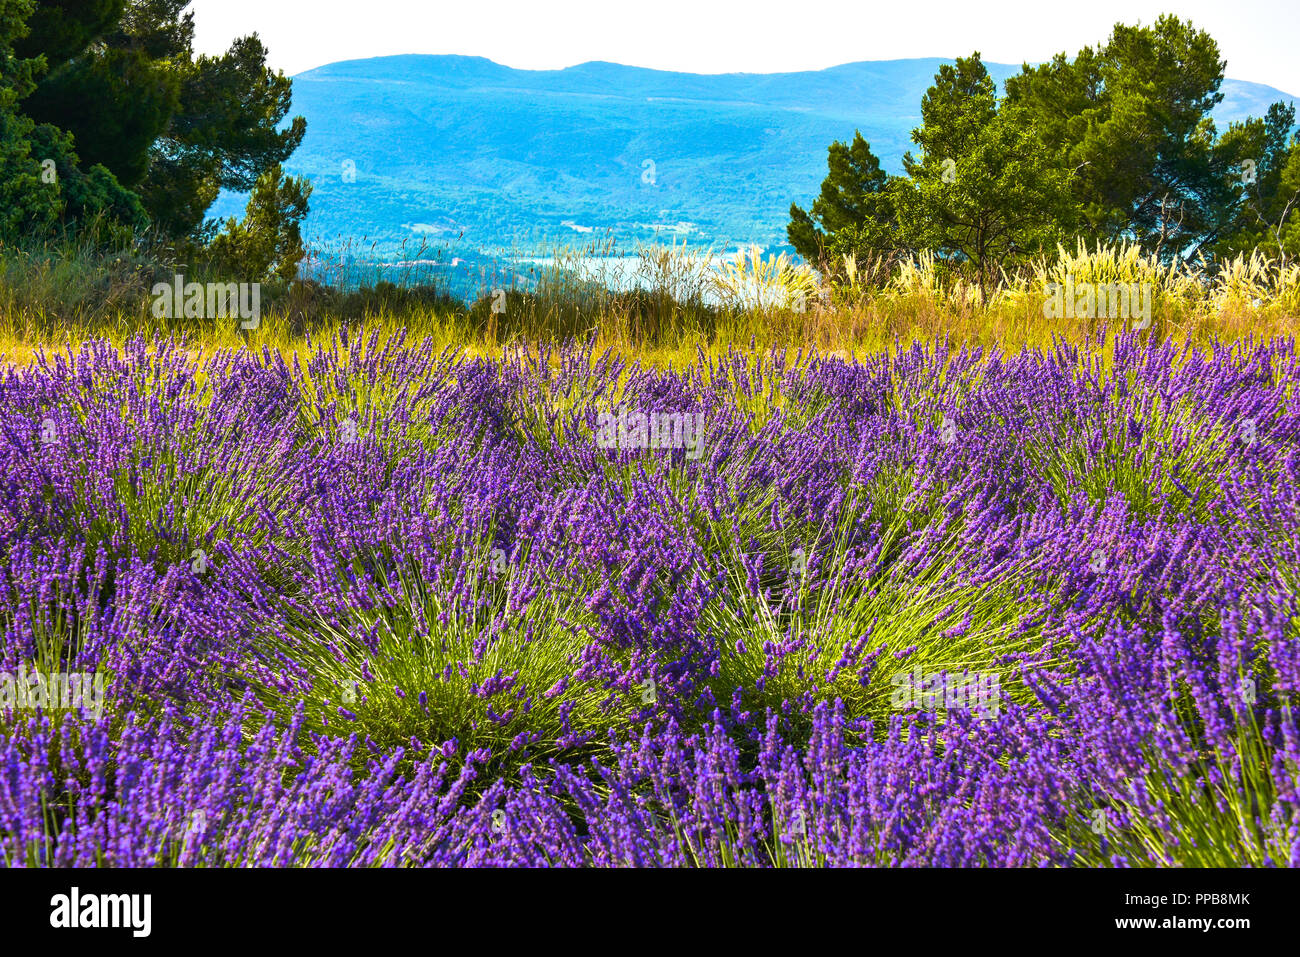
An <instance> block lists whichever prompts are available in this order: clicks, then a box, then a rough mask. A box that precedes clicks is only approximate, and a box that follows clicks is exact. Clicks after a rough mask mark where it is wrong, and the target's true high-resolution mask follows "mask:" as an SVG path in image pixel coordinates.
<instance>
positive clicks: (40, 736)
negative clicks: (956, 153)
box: [0, 333, 1300, 867]
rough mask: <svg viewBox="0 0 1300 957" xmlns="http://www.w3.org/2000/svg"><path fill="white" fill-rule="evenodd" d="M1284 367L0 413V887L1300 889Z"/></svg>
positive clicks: (178, 399)
mask: <svg viewBox="0 0 1300 957" xmlns="http://www.w3.org/2000/svg"><path fill="white" fill-rule="evenodd" d="M1298 385H1300V358H1298V357H1297V353H1296V345H1295V342H1294V340H1293V339H1275V340H1271V341H1267V342H1259V341H1251V340H1244V341H1242V342H1239V343H1236V344H1234V345H1221V346H1216V347H1213V348H1211V349H1208V350H1199V349H1196V348H1192V347H1190V346H1189V347H1183V346H1179V345H1174V344H1172V343H1170V342H1167V341H1166V342H1162V341H1158V340H1157V339H1156V338H1154V337H1150V336H1144V335H1142V334H1138V333H1129V334H1124V335H1121V336H1118V337H1115V336H1110V337H1107V336H1106V335H1105V334H1101V335H1099V336H1097V337H1096V338H1095V339H1094V340H1093V341H1092V342H1091V344H1090V345H1088V346H1086V347H1075V346H1067V345H1060V346H1059V347H1058V348H1057V349H1056V351H1032V350H1025V351H1022V352H1004V353H999V352H981V351H979V350H975V349H963V350H961V351H957V350H955V349H950V348H948V347H946V346H945V345H944V344H943V343H942V342H938V343H935V344H934V345H932V346H931V347H929V348H922V347H920V346H913V347H908V348H905V347H902V346H900V347H898V348H896V349H895V351H894V352H893V353H892V354H879V355H871V356H868V357H866V358H858V359H857V360H854V361H850V360H846V359H844V358H840V357H835V356H825V355H818V354H815V353H813V354H808V353H806V352H805V353H798V352H795V351H793V350H791V351H788V352H778V353H760V354H749V353H739V352H735V353H730V354H726V355H716V354H705V353H701V354H700V356H699V358H698V360H697V361H696V362H695V363H694V364H692V365H689V366H688V367H686V368H677V369H660V368H649V367H639V366H637V365H636V364H630V363H629V362H628V361H627V360H626V359H624V358H622V357H621V356H619V355H617V354H614V353H604V354H599V353H595V352H594V351H593V350H591V349H590V348H587V349H584V348H581V347H570V348H567V349H561V350H547V349H543V350H542V351H541V352H540V353H533V354H530V355H520V354H514V353H510V354H503V355H502V356H501V357H499V358H498V359H495V360H485V359H471V358H467V357H464V356H458V355H454V354H452V353H450V352H448V353H442V354H439V353H438V352H436V351H435V350H434V348H433V347H432V346H431V345H429V344H427V343H426V344H423V345H421V344H419V343H413V342H412V343H407V342H405V341H404V340H403V339H402V338H401V337H397V338H384V339H382V340H381V338H380V336H379V335H378V334H364V335H362V336H361V337H358V336H357V335H356V334H355V333H353V334H352V335H351V336H349V335H347V334H346V333H343V334H338V335H336V336H335V337H334V338H333V339H332V340H331V341H327V342H323V343H317V344H316V345H315V346H314V347H313V349H312V351H311V352H310V354H306V355H304V356H302V357H301V358H294V359H291V360H289V361H286V360H285V359H284V358H282V357H281V355H280V354H279V353H276V352H272V351H270V350H266V351H263V352H261V353H257V352H249V351H218V352H215V353H211V354H200V353H198V352H196V351H193V350H191V349H189V348H188V347H186V346H185V345H184V344H178V343H175V342H166V341H160V342H159V343H157V344H149V343H146V342H145V341H144V340H143V339H138V340H136V341H134V342H132V343H130V344H129V345H128V346H127V347H126V348H124V349H122V350H119V349H117V348H115V347H113V346H110V345H109V344H107V343H98V344H96V343H89V344H87V345H86V346H84V347H83V348H82V349H81V350H79V351H77V352H76V353H75V354H74V353H72V352H64V353H54V352H50V353H43V354H41V355H39V356H38V357H37V359H36V361H34V362H33V363H31V364H30V365H27V366H18V365H6V366H4V368H3V372H2V373H0V475H2V476H3V483H4V496H3V502H4V506H3V512H2V513H0V548H2V549H3V558H4V560H3V562H2V563H0V566H2V568H3V570H2V571H0V574H2V575H3V589H4V594H3V598H2V599H0V622H2V630H0V673H2V674H3V678H0V864H3V865H7V866H39V865H80V866H86V865H113V866H139V865H179V866H243V865H250V864H252V865H272V866H303V865H308V866H311V865H328V866H351V865H358V866H365V865H385V866H402V865H471V866H472V865H507V864H508V865H558V866H588V865H594V866H629V865H636V866H654V865H687V866H694V865H711V866H717V865H722V866H791V865H819V864H829V865H959V866H960V865H993V866H1083V867H1110V866H1123V867H1136V866H1151V865H1177V866H1242V865H1264V866H1269V865H1281V866H1296V865H1298V864H1300V841H1298V840H1297V838H1298V837H1300V724H1298V723H1297V717H1296V712H1295V710H1294V709H1295V704H1294V696H1295V694H1296V693H1297V691H1300V630H1298V623H1300V618H1298V617H1297V615H1298V612H1300V609H1298V608H1297V594H1298V586H1300V580H1298V578H1300V494H1298V493H1297V490H1296V480H1297V477H1298V475H1300V395H1298V394H1297V386H1298Z"/></svg>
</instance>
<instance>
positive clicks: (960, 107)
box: [787, 16, 1300, 294]
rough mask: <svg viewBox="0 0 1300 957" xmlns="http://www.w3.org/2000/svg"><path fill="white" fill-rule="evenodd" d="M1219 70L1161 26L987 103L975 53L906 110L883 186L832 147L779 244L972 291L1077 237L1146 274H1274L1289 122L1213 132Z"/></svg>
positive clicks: (1273, 113) (1290, 186) (1293, 170)
mask: <svg viewBox="0 0 1300 957" xmlns="http://www.w3.org/2000/svg"><path fill="white" fill-rule="evenodd" d="M1223 68H1224V63H1223V61H1222V60H1220V58H1219V48H1218V45H1217V44H1216V43H1215V41H1214V40H1213V38H1212V37H1210V35H1209V34H1208V33H1206V32H1204V31H1203V30H1198V29H1196V28H1195V26H1194V25H1193V24H1192V23H1191V22H1186V21H1183V20H1180V19H1178V18H1177V17H1174V16H1162V17H1160V18H1159V19H1158V20H1157V21H1156V22H1155V23H1154V24H1153V25H1151V26H1147V27H1142V26H1125V25H1124V24H1116V26H1115V27H1114V30H1113V31H1112V33H1111V36H1110V38H1109V40H1108V41H1107V42H1106V43H1105V44H1104V45H1102V46H1099V47H1097V48H1095V49H1094V48H1092V47H1085V48H1084V49H1082V50H1080V51H1079V52H1078V54H1077V55H1076V56H1075V57H1074V58H1073V59H1070V58H1069V57H1068V56H1067V55H1066V54H1065V53H1060V54H1057V55H1056V56H1055V57H1053V58H1052V60H1051V61H1049V62H1047V63H1043V64H1040V65H1038V66H1036V67H1030V66H1025V67H1024V68H1023V70H1022V72H1021V73H1020V74H1018V75H1014V76H1011V77H1009V78H1008V79H1007V81H1006V90H1005V98H1004V99H1003V100H1001V101H999V100H998V97H997V95H996V90H995V85H994V82H993V80H992V78H991V77H990V76H989V74H988V72H987V70H986V69H985V67H984V65H983V64H982V62H981V61H980V57H979V54H978V53H976V54H975V55H974V56H972V57H969V58H965V59H959V60H958V61H957V62H956V64H954V65H952V66H948V65H945V66H942V67H941V68H940V70H939V72H938V74H936V76H935V83H934V85H933V86H931V87H930V89H929V90H928V92H927V93H926V94H925V96H924V98H923V100H922V104H921V116H922V122H921V126H920V127H918V128H917V129H916V130H914V131H913V134H912V139H913V141H914V142H915V143H916V145H917V146H919V147H920V156H919V157H913V156H912V154H910V153H909V154H907V156H905V157H904V161H903V167H904V170H905V172H906V176H904V177H887V176H885V175H884V174H883V173H882V172H881V171H880V168H879V163H878V161H877V160H876V157H875V156H874V155H872V154H871V152H870V150H869V148H868V147H867V144H866V143H865V141H863V140H862V138H861V135H859V136H858V137H857V139H855V141H854V144H853V146H852V148H850V147H848V146H846V145H845V144H843V143H834V144H832V146H831V148H830V162H829V166H830V175H829V176H828V177H827V179H826V181H825V182H824V183H823V185H822V192H821V195H820V196H819V197H818V199H817V201H816V202H815V203H814V204H813V207H812V210H811V213H809V212H805V211H804V210H803V209H801V208H800V207H798V206H797V205H796V206H792V207H791V209H790V215H791V221H790V224H789V227H788V230H787V231H788V235H789V238H790V242H791V243H792V244H793V245H794V246H795V249H796V250H797V251H798V252H799V253H800V255H802V256H804V258H805V259H807V260H808V261H809V262H812V263H816V264H818V265H820V266H822V267H823V269H824V267H825V263H826V259H827V256H826V253H827V251H828V250H829V251H832V252H834V253H836V254H837V255H839V256H841V257H843V256H852V257H853V259H854V261H860V259H861V256H860V253H861V252H862V251H875V252H882V251H886V250H906V251H909V252H912V253H917V252H921V251H930V252H934V253H937V254H938V255H939V256H940V257H941V258H942V259H944V260H946V261H947V262H948V263H949V264H950V265H955V266H966V267H968V268H969V269H970V270H971V271H973V272H974V274H975V275H976V276H977V278H978V281H979V285H980V288H981V291H982V292H983V293H985V294H986V293H987V291H988V288H989V286H990V283H991V282H992V281H993V280H994V279H995V278H996V276H997V273H998V271H999V270H1000V269H1003V268H1004V267H1005V266H1006V265H1007V264H1008V263H1018V262H1024V261H1026V260H1027V259H1029V258H1032V257H1034V256H1037V255H1039V254H1041V253H1042V252H1044V251H1045V250H1050V249H1051V248H1052V247H1053V246H1054V245H1055V244H1056V243H1058V242H1070V241H1072V240H1074V239H1078V238H1081V237H1088V238H1089V239H1090V240H1096V241H1101V242H1107V243H1116V242H1130V243H1135V244H1137V246H1138V248H1139V249H1140V250H1141V251H1143V252H1145V253H1154V254H1156V255H1157V256H1159V257H1160V258H1161V259H1162V260H1164V261H1173V260H1178V259H1181V260H1187V259H1192V258H1195V257H1196V256H1197V255H1199V254H1204V253H1212V254H1214V255H1216V256H1219V257H1221V258H1225V259H1230V258H1232V257H1233V256H1234V255H1236V254H1238V253H1249V252H1250V251H1252V250H1254V249H1262V250H1264V251H1265V252H1266V253H1268V254H1270V255H1273V256H1276V257H1278V258H1279V260H1280V263H1281V266H1282V268H1283V270H1285V268H1286V265H1287V262H1288V259H1289V258H1291V257H1295V256H1297V255H1300V139H1298V138H1294V137H1293V136H1292V130H1293V129H1294V127H1295V111H1294V109H1293V107H1291V106H1286V105H1284V104H1281V103H1275V104H1273V105H1272V106H1271V107H1270V108H1269V110H1268V113H1267V115H1266V116H1265V117H1264V118H1263V119H1256V118H1253V117H1247V118H1246V119H1245V120H1244V121H1243V122H1240V123H1234V124H1232V125H1231V126H1230V127H1229V128H1228V130H1227V131H1226V132H1224V133H1223V134H1222V135H1219V134H1218V132H1217V130H1216V128H1215V125H1214V122H1213V120H1212V119H1211V111H1212V110H1213V109H1214V108H1215V107H1216V106H1217V105H1218V104H1219V103H1220V101H1221V100H1222V99H1223V94H1222V93H1221V92H1220V90H1219V88H1220V85H1221V84H1222V82H1223Z"/></svg>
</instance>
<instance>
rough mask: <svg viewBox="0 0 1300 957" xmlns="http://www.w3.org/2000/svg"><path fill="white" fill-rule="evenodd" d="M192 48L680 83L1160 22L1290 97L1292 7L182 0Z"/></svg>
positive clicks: (1048, 40) (787, 0)
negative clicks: (248, 38) (250, 45)
mask: <svg viewBox="0 0 1300 957" xmlns="http://www.w3.org/2000/svg"><path fill="white" fill-rule="evenodd" d="M191 9H192V10H193V11H194V13H195V18H194V19H195V25H196V28H197V31H196V32H197V37H196V45H197V47H198V48H199V50H200V52H204V53H219V52H221V51H223V50H224V49H225V48H226V47H227V46H228V45H229V43H230V41H231V40H232V39H234V38H235V37H236V36H240V35H243V34H247V33H251V32H254V31H256V32H257V33H259V34H260V35H261V36H262V39H263V41H265V43H266V45H267V47H268V49H269V50H270V55H271V65H272V66H274V67H275V68H277V69H281V70H284V71H285V72H286V73H289V74H293V73H299V72H301V71H303V70H307V69H311V68H312V67H316V66H321V65H322V64H325V63H331V62H334V61H336V60H351V59H359V58H362V57H372V56H387V55H389V54H395V53H460V54H466V55H472V56H483V57H487V58H488V59H490V60H495V61H496V62H498V63H502V64H505V65H506V66H511V67H516V68H520V69H557V68H561V67H566V66H573V65H574V64H577V63H583V62H585V61H588V60H609V61H612V62H615V63H624V64H629V65H632V66H644V67H653V68H655V69H661V70H682V71H686V72H691V73H728V72H749V73H770V72H778V71H786V70H816V69H822V68H824V67H828V66H835V65H836V64H840V63H849V62H852V61H855V60H888V59H898V58H904V57H922V56H927V57H928V56H940V57H955V56H964V55H966V54H969V53H970V52H971V51H973V50H979V51H980V53H981V54H982V55H983V57H984V59H985V60H988V61H992V62H999V63H1020V62H1023V61H1026V60H1028V61H1038V60H1045V59H1047V58H1049V57H1050V56H1051V55H1052V54H1054V53H1057V52H1060V51H1068V52H1069V53H1071V54H1073V53H1074V52H1075V51H1077V50H1078V49H1079V48H1080V47H1082V46H1087V45H1093V44H1096V43H1098V42H1100V41H1103V40H1104V39H1105V38H1106V37H1107V36H1108V35H1109V34H1110V28H1111V27H1112V26H1113V25H1114V24H1115V23H1116V22H1117V21H1122V22H1124V23H1137V22H1142V23H1150V22H1152V21H1153V20H1155V18H1156V17H1157V16H1159V15H1160V14H1161V13H1163V12H1171V13H1174V14H1176V15H1178V16H1180V17H1182V18H1183V19H1191V20H1192V21H1193V22H1194V23H1195V24H1196V26H1197V27H1199V28H1201V29H1204V30H1208V31H1209V32H1210V35H1211V36H1213V37H1214V38H1215V39H1216V40H1217V41H1218V42H1219V48H1220V51H1221V55H1222V56H1223V58H1224V59H1226V60H1227V61H1228V68H1227V75H1228V76H1230V77H1233V78H1235V79H1240V80H1253V81H1255V82H1257V83H1267V84H1269V85H1270V86H1275V87H1277V88H1278V89H1280V90H1283V91H1285V92H1287V93H1291V94H1296V95H1300V2H1297V0H1178V2H1177V3H1176V4H1174V3H1171V0H1164V2H1160V3H1150V2H1146V0H1088V2H1086V3H1081V4H1068V3H1066V2H1065V0H1032V2H1030V0H985V2H979V0H914V2H908V3H880V2H879V0H876V2H872V0H833V2H832V0H797V2H795V0H780V2H777V0H423V2H421V0H195V2H194V3H193V5H192V7H191Z"/></svg>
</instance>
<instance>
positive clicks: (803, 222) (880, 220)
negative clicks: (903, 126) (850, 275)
mask: <svg viewBox="0 0 1300 957" xmlns="http://www.w3.org/2000/svg"><path fill="white" fill-rule="evenodd" d="M826 165H827V167H828V169H829V172H828V174H827V176H826V179H825V181H823V183H822V188H821V194H820V195H819V196H818V197H817V199H815V200H814V201H813V204H812V210H811V212H806V211H804V210H803V209H801V208H800V207H799V206H798V205H797V204H791V206H790V225H789V226H788V227H787V229H786V235H787V236H788V237H789V239H790V245H792V246H794V248H795V252H797V253H798V254H799V255H800V256H802V257H803V258H804V259H805V260H807V261H808V262H810V263H818V264H822V263H824V262H825V261H826V259H827V256H828V254H834V255H836V256H843V255H851V256H853V257H854V258H855V259H857V258H860V256H861V255H862V254H869V253H871V252H890V251H893V250H894V249H897V248H898V245H899V242H900V237H899V235H898V232H897V217H896V216H895V212H894V207H893V201H892V197H891V195H890V192H889V189H888V187H889V181H890V177H889V176H887V175H886V174H885V172H884V171H883V170H882V169H881V168H880V160H879V159H878V158H877V157H876V155H875V154H874V153H872V152H871V146H870V144H869V143H867V141H866V140H864V139H863V138H862V133H861V132H855V133H854V136H853V143H852V145H849V144H846V143H841V142H838V141H837V142H835V143H832V144H831V145H830V149H829V151H828V156H827V159H826Z"/></svg>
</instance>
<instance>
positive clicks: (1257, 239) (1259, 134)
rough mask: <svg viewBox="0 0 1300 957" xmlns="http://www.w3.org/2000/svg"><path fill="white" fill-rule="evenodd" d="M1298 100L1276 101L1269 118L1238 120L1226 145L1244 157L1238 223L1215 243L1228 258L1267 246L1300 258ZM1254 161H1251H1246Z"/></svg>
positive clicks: (1266, 249)
mask: <svg viewBox="0 0 1300 957" xmlns="http://www.w3.org/2000/svg"><path fill="white" fill-rule="evenodd" d="M1294 127H1295V107H1294V105H1284V104H1282V103H1274V104H1273V106H1272V107H1270V108H1269V111H1268V115H1267V116H1266V117H1265V118H1264V119H1263V120H1249V121H1247V122H1245V123H1241V124H1233V125H1232V126H1231V127H1230V128H1229V129H1228V132H1226V133H1225V134H1224V135H1223V138H1222V142H1223V143H1224V144H1225V146H1224V148H1225V149H1227V150H1231V152H1232V155H1233V156H1236V157H1242V159H1241V161H1240V162H1241V164H1243V165H1242V167H1241V176H1240V187H1239V188H1240V190H1241V199H1240V205H1239V207H1238V214H1239V219H1238V222H1237V225H1238V228H1237V230H1236V231H1235V232H1233V233H1232V234H1231V235H1228V236H1226V237H1225V238H1224V239H1223V240H1221V241H1220V242H1219V243H1218V244H1216V246H1215V249H1214V251H1215V254H1216V255H1217V256H1219V257H1221V258H1228V257H1231V256H1233V255H1235V254H1237V253H1246V252H1249V251H1251V250H1253V249H1262V250H1263V251H1264V252H1266V253H1267V254H1269V255H1272V256H1277V257H1279V258H1280V260H1281V262H1282V265H1283V267H1284V268H1285V266H1286V263H1287V261H1288V259H1290V258H1296V257H1300V133H1296V134H1295V135H1292V134H1291V131H1292V130H1293V129H1294ZM1247 163H1248V164H1249V165H1245V164H1247Z"/></svg>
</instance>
